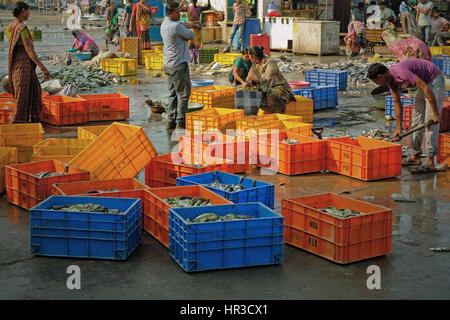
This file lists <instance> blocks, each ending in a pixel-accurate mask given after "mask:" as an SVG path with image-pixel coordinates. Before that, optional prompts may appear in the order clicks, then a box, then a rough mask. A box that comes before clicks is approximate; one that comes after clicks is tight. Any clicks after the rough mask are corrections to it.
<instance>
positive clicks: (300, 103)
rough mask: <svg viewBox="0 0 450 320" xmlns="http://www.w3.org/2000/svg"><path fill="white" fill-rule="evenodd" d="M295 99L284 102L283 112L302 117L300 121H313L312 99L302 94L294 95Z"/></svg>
mask: <svg viewBox="0 0 450 320" xmlns="http://www.w3.org/2000/svg"><path fill="white" fill-rule="evenodd" d="M295 99H296V101H291V102H289V103H288V104H286V110H285V111H284V114H286V115H292V116H300V117H302V121H303V122H306V123H313V120H314V101H313V100H312V99H309V98H305V97H302V96H295Z"/></svg>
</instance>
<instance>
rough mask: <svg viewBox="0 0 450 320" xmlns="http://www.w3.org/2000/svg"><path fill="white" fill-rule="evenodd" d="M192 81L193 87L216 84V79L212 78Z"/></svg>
mask: <svg viewBox="0 0 450 320" xmlns="http://www.w3.org/2000/svg"><path fill="white" fill-rule="evenodd" d="M191 82H192V87H193V88H200V87H207V86H213V85H214V80H210V79H192V80H191Z"/></svg>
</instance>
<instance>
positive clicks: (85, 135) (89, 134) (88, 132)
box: [77, 126, 108, 140]
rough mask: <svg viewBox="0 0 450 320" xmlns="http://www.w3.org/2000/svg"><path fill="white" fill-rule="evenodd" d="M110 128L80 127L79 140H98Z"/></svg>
mask: <svg viewBox="0 0 450 320" xmlns="http://www.w3.org/2000/svg"><path fill="white" fill-rule="evenodd" d="M106 128H108V126H89V127H78V128H77V137H78V139H88V140H94V139H96V138H97V137H98V136H99V135H100V134H101V133H102V132H103V131H105V129H106Z"/></svg>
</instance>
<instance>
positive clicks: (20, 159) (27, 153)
mask: <svg viewBox="0 0 450 320" xmlns="http://www.w3.org/2000/svg"><path fill="white" fill-rule="evenodd" d="M32 156H33V146H18V147H17V163H25V162H31V157H32Z"/></svg>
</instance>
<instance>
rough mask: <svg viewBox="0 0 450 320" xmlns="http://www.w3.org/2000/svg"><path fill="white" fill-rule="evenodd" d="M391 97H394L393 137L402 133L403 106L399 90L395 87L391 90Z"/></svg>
mask: <svg viewBox="0 0 450 320" xmlns="http://www.w3.org/2000/svg"><path fill="white" fill-rule="evenodd" d="M392 97H393V98H394V111H395V133H394V138H395V137H396V136H398V135H399V134H401V133H402V122H403V106H402V100H401V98H400V91H399V90H398V88H397V89H395V90H392Z"/></svg>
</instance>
